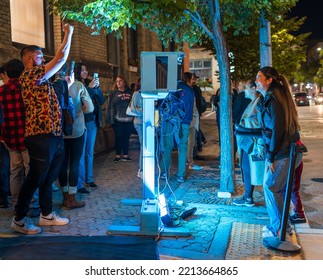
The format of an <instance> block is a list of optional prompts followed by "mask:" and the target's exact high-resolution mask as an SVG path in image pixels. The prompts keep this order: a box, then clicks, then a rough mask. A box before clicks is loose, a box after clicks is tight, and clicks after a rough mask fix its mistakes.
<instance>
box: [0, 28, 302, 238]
mask: <svg viewBox="0 0 323 280" xmlns="http://www.w3.org/2000/svg"><path fill="white" fill-rule="evenodd" d="M63 31H64V38H63V41H62V43H61V45H60V47H59V49H58V50H57V53H56V55H55V56H54V58H53V59H52V60H51V61H49V62H48V63H46V64H45V60H44V57H43V56H44V55H43V52H42V49H41V48H40V47H38V46H35V45H30V46H26V47H24V48H23V49H22V50H21V60H18V59H12V60H9V61H8V62H7V63H6V64H5V65H4V67H3V68H1V69H0V70H1V71H0V72H1V73H0V74H1V80H2V81H3V85H2V86H1V87H0V105H1V106H0V126H1V133H0V137H1V138H0V139H1V141H0V172H1V174H0V207H1V208H7V207H10V204H9V201H8V195H9V194H11V196H12V200H11V201H12V206H13V207H14V210H15V216H14V218H13V219H12V222H11V228H12V229H13V230H15V231H17V232H20V233H23V234H37V233H40V232H41V227H40V226H48V225H59V226H63V225H66V224H68V223H69V219H68V218H64V217H60V216H59V215H58V214H57V213H56V212H55V211H53V203H52V184H53V182H55V181H56V180H58V182H59V186H60V189H61V191H62V197H63V200H62V207H65V208H66V209H74V208H80V207H83V206H84V205H85V202H84V201H78V200H77V198H76V193H77V192H78V193H81V194H88V193H90V192H89V190H88V189H89V188H98V186H97V185H96V183H95V180H94V174H93V161H94V147H95V141H96V136H97V131H98V129H99V128H100V127H102V125H103V123H104V121H103V118H105V122H106V124H108V125H111V126H112V128H113V132H114V135H115V157H114V159H113V163H119V162H131V161H132V159H131V158H130V156H129V140H130V136H131V134H132V133H133V131H134V128H135V130H136V132H137V134H138V138H139V143H140V156H139V162H138V173H137V176H138V177H139V178H142V174H143V152H142V144H143V121H142V119H143V108H142V106H143V105H142V104H143V101H142V97H141V94H140V78H138V80H137V82H136V84H135V86H134V88H133V89H132V88H131V87H129V86H128V83H127V81H126V79H125V78H124V77H123V76H120V75H119V76H117V78H116V80H115V83H114V86H113V89H112V91H111V92H110V93H109V98H108V101H107V106H106V111H105V115H103V112H102V105H103V104H104V103H105V97H104V95H103V93H102V90H101V88H100V81H99V78H98V76H97V75H93V78H92V79H91V78H90V76H89V72H88V69H87V66H86V65H85V64H84V63H81V62H79V63H76V65H75V69H69V67H68V64H67V59H68V56H69V51H70V46H71V41H72V34H73V27H72V26H71V25H69V24H65V25H64V26H63ZM52 77H55V80H54V81H52V82H51V80H52ZM197 78H198V77H197V76H196V75H195V74H194V73H191V72H185V73H183V75H182V79H181V80H180V81H179V83H178V88H177V92H174V93H172V94H177V98H178V102H179V104H181V105H179V107H178V110H181V112H180V113H178V112H177V114H178V116H179V119H176V120H175V121H174V119H166V116H163V115H161V116H160V118H165V119H163V120H161V121H160V125H161V126H162V129H161V130H160V131H161V132H160V133H159V134H158V135H157V137H159V138H160V139H159V141H158V143H162V145H163V146H162V147H159V150H160V155H159V158H158V161H159V163H160V169H161V174H160V178H161V179H164V180H168V178H169V177H170V176H171V168H170V167H171V159H172V155H173V150H174V148H177V150H178V158H177V166H176V168H177V172H176V177H177V181H178V182H179V183H183V182H185V180H186V176H187V170H192V171H199V170H202V169H203V166H200V165H198V164H196V163H195V162H194V159H201V158H200V157H199V156H198V155H197V152H198V151H200V150H201V146H202V144H203V143H206V142H207V141H206V139H205V137H204V135H203V132H202V131H201V126H200V117H201V116H202V114H203V112H204V111H205V110H206V107H205V100H204V97H203V95H202V92H201V90H200V88H199V87H198V86H197V85H196V80H197ZM232 94H233V96H234V98H232V100H233V102H232V111H233V114H232V116H233V119H232V123H233V125H234V130H235V131H236V132H235V136H234V149H233V150H234V153H235V154H236V153H237V156H236V157H237V159H238V160H239V163H238V165H239V166H240V168H241V171H242V178H243V182H244V194H243V196H241V197H236V198H234V199H233V201H232V202H233V205H236V206H248V207H252V206H255V202H254V199H253V191H254V187H255V186H260V185H262V186H263V189H264V194H265V202H266V207H267V211H268V216H269V225H268V226H266V227H264V230H263V238H267V237H272V236H277V235H278V234H279V230H280V227H281V223H282V210H283V204H284V193H285V188H286V177H287V172H288V167H289V161H290V158H289V154H290V153H289V149H290V146H291V143H297V144H298V145H302V143H301V141H300V133H299V131H300V125H299V122H298V116H297V110H296V106H295V103H294V101H293V99H292V94H291V92H290V89H289V85H288V82H287V80H286V78H285V77H284V76H282V75H280V74H279V73H278V72H277V71H276V70H275V69H274V68H273V67H263V68H261V69H260V70H259V72H258V73H257V75H256V77H255V78H251V79H249V80H247V81H246V82H243V83H242V82H241V83H240V85H239V88H238V90H237V89H235V87H233V86H232ZM64 98H67V99H66V100H68V101H69V102H71V106H72V107H73V114H74V115H73V124H72V128H71V132H70V133H66V132H65V131H66V130H64V122H63V119H64V118H63V114H62V109H64V108H65V107H64V106H65V105H63V104H62V100H64ZM213 102H214V103H213V104H212V105H213V106H214V107H216V108H217V114H216V116H217V123H218V128H219V124H220V122H219V119H220V103H219V91H218V94H217V98H215V99H214V100H213ZM129 104H131V106H133V107H134V108H135V111H136V113H135V114H134V115H130V114H129V113H127V109H128V106H129ZM156 106H158V103H157V102H156ZM165 115H166V114H165ZM241 128H242V129H243V131H244V133H240V132H239V130H240V129H241ZM246 131H247V132H246ZM255 131H257V134H255ZM219 132H220V130H219ZM302 170H303V163H302V154H301V153H300V154H298V156H297V160H296V168H295V176H294V182H293V190H292V203H293V206H294V210H293V213H292V214H291V215H290V218H289V221H290V222H292V223H303V222H306V218H305V213H304V209H303V206H302V202H301V198H300V195H299V189H300V180H301V174H302ZM30 209H39V213H38V215H39V226H36V225H35V224H34V223H33V220H31V219H30V214H28V213H29V211H30ZM34 216H37V214H36V215H34Z"/></svg>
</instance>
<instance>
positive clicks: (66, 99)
mask: <svg viewBox="0 0 323 280" xmlns="http://www.w3.org/2000/svg"><path fill="white" fill-rule="evenodd" d="M53 87H54V90H55V93H56V95H57V98H58V100H59V104H60V105H61V108H62V126H63V133H64V135H65V136H69V135H72V133H73V123H74V119H75V109H74V103H73V100H72V97H70V96H69V94H68V85H67V82H66V81H65V80H60V79H57V80H56V81H54V83H53Z"/></svg>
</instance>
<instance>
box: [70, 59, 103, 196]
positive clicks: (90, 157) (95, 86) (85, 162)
mask: <svg viewBox="0 0 323 280" xmlns="http://www.w3.org/2000/svg"><path fill="white" fill-rule="evenodd" d="M75 79H76V80H77V81H80V82H81V83H82V84H83V85H84V86H85V87H86V89H87V91H88V93H89V95H90V97H91V100H92V103H93V105H94V110H93V112H90V113H86V114H84V120H85V126H86V131H85V135H84V148H83V153H82V157H81V159H80V170H79V180H78V184H77V188H78V192H79V193H82V194H88V193H89V191H88V190H87V189H86V188H85V187H84V186H86V187H89V188H91V189H93V188H97V185H96V184H95V183H94V176H93V161H94V147H95V141H96V135H97V131H98V129H99V128H100V127H102V108H101V106H102V105H103V103H104V102H105V97H104V95H103V93H102V90H101V88H100V80H99V77H98V76H96V77H93V79H90V78H89V71H88V69H87V66H86V65H85V64H84V63H81V62H79V63H76V65H75Z"/></svg>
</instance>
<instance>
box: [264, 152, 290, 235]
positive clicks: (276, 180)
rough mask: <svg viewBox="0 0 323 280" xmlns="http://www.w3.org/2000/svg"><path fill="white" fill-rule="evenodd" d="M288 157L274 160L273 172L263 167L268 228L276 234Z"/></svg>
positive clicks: (285, 181)
mask: <svg viewBox="0 0 323 280" xmlns="http://www.w3.org/2000/svg"><path fill="white" fill-rule="evenodd" d="M289 161H290V160H289V158H283V159H279V160H275V168H276V169H275V172H274V173H271V172H270V170H269V169H268V170H267V168H265V176H264V195H265V201H266V207H267V212H268V216H269V226H268V228H269V229H270V230H271V231H272V232H273V234H274V235H275V236H277V235H278V231H279V229H280V226H281V225H280V223H281V218H282V212H283V207H284V196H283V193H284V190H285V186H286V183H287V180H286V179H287V175H288V168H289Z"/></svg>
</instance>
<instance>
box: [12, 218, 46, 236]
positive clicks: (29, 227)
mask: <svg viewBox="0 0 323 280" xmlns="http://www.w3.org/2000/svg"><path fill="white" fill-rule="evenodd" d="M11 228H12V229H13V230H15V231H17V232H20V233H23V234H37V233H40V232H41V228H40V227H37V226H35V225H34V223H33V221H32V220H31V219H30V218H28V217H25V218H23V219H21V220H20V221H16V220H15V218H13V219H12V222H11Z"/></svg>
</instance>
